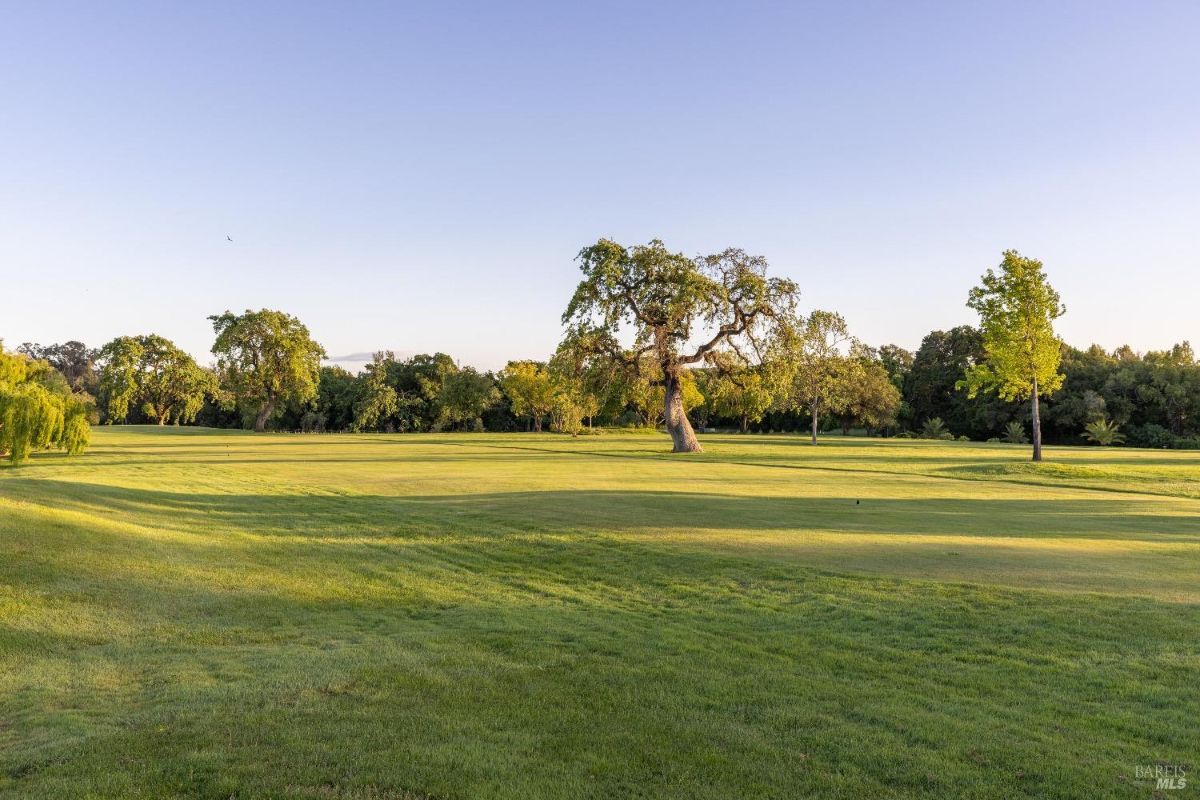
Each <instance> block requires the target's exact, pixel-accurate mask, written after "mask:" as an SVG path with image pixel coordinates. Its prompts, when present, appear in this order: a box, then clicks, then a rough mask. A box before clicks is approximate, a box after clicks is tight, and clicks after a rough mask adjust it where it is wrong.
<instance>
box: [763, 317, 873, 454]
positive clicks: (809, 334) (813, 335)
mask: <svg viewBox="0 0 1200 800" xmlns="http://www.w3.org/2000/svg"><path fill="white" fill-rule="evenodd" d="M782 334H783V335H781V336H780V337H779V339H778V341H777V344H776V350H777V356H776V357H777V359H778V361H779V362H780V363H782V364H784V365H786V373H787V375H788V376H789V377H788V381H787V385H788V388H787V390H786V391H785V393H784V395H783V397H782V402H784V403H785V404H788V405H798V406H800V407H802V408H805V409H807V410H808V413H809V415H810V416H811V418H812V421H811V426H812V427H811V435H812V443H813V444H816V443H817V431H818V429H819V426H820V418H821V414H822V413H825V412H832V413H837V412H840V411H842V410H843V409H845V408H846V406H847V405H848V404H849V402H850V396H851V387H852V385H853V371H854V363H853V361H852V359H851V358H850V357H849V352H848V351H849V349H850V347H851V346H852V345H853V344H854V338H853V337H852V336H851V335H850V331H849V329H848V328H847V327H846V320H844V319H843V318H842V316H841V314H836V313H834V312H832V311H820V310H817V311H813V312H812V313H811V314H809V315H808V317H806V318H802V319H797V320H796V321H795V322H794V323H793V324H791V325H789V326H787V327H785V328H783V329H782Z"/></svg>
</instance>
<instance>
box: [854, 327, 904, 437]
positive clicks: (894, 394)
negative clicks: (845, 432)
mask: <svg viewBox="0 0 1200 800" xmlns="http://www.w3.org/2000/svg"><path fill="white" fill-rule="evenodd" d="M881 352H882V351H881ZM894 377H895V376H894V375H892V374H889V372H888V367H887V364H886V363H885V362H883V361H881V360H880V359H879V358H877V357H876V355H875V354H874V353H873V352H872V351H871V350H869V349H868V348H865V347H861V346H859V347H857V348H856V349H855V351H854V352H853V353H852V358H851V361H850V362H849V363H848V364H847V365H846V373H845V380H846V388H845V392H846V393H845V398H846V404H845V406H844V407H843V408H842V411H841V414H842V419H843V427H844V428H845V427H849V426H850V425H861V426H863V427H864V428H866V429H867V430H868V431H873V430H880V429H884V428H890V427H891V426H893V425H895V424H896V415H897V413H898V412H899V411H900V404H901V396H900V390H899V389H898V388H897V387H896V383H895V381H894Z"/></svg>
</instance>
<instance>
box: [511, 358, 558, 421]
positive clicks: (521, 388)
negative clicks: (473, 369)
mask: <svg viewBox="0 0 1200 800" xmlns="http://www.w3.org/2000/svg"><path fill="white" fill-rule="evenodd" d="M499 383H500V388H501V389H502V390H503V391H504V393H505V394H506V395H508V399H509V402H510V403H511V404H512V412H513V413H514V414H516V415H517V416H518V417H529V419H530V421H531V422H532V423H533V429H534V430H535V431H540V430H541V429H542V420H543V419H544V418H545V417H546V416H547V415H548V414H550V412H551V411H552V410H554V408H555V406H556V405H559V406H560V407H561V406H562V405H563V403H564V401H563V400H562V399H560V398H559V394H560V386H559V385H558V383H557V382H556V381H555V379H554V376H553V375H552V374H551V373H550V370H549V369H548V368H547V367H546V365H545V364H544V363H542V362H540V361H510V362H508V364H507V365H506V366H505V367H504V369H503V370H502V371H501V372H500V375H499Z"/></svg>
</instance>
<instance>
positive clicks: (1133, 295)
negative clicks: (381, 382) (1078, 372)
mask: <svg viewBox="0 0 1200 800" xmlns="http://www.w3.org/2000/svg"><path fill="white" fill-rule="evenodd" d="M1198 43H1200V4H1198V3H1196V2H1192V1H1191V0H1187V1H1184V2H1175V3H1155V2H1128V3H1106V2H1079V3H1068V2H1059V3H1029V4H1023V3H1013V2H997V3H991V4H988V3H961V2H946V3H917V2H912V3H892V2H880V3H855V2H849V3H835V2H828V3H824V4H800V3H772V4H750V3H702V2H687V3H678V4H667V3H663V4H654V3H641V2H630V3H569V2H568V3H563V2H554V3H549V2H548V3H536V4H535V3H526V4H518V3H512V4H508V3H491V2H480V3H455V2H444V3H443V2H428V3H424V4H420V5H417V4H413V5H404V4H401V3H397V2H381V3H321V4H316V3H311V4H310V3H278V4H272V3H159V2H153V3H150V2H148V3H145V4H122V3H115V2H114V3H93V2H89V3H78V4H68V3H52V2H47V3H41V2H28V3H7V4H5V5H4V6H2V7H0V76H3V77H2V78H0V278H2V279H3V281H2V282H0V285H2V286H4V287H5V292H4V294H5V297H4V301H3V302H2V303H0V337H3V338H4V339H5V340H6V343H7V344H8V345H9V346H13V345H15V344H17V343H20V342H21V341H27V340H29V341H40V342H51V341H62V340H65V339H69V338H76V339H81V340H84V341H86V342H88V343H90V344H93V345H100V344H102V343H103V342H105V341H107V340H108V339H110V338H111V337H113V336H116V335H120V334H134V333H143V332H150V331H154V332H157V333H161V334H163V335H165V336H168V337H170V338H172V339H174V340H176V341H177V342H178V343H180V344H181V345H182V346H184V347H185V348H186V349H188V350H191V351H192V352H194V353H196V354H197V355H198V356H205V358H207V355H206V354H207V350H208V347H209V345H210V343H211V338H212V337H211V329H210V327H209V324H208V322H207V320H206V319H205V317H206V316H207V315H208V314H212V313H218V312H221V311H224V310H225V309H227V308H228V309H232V310H235V311H238V310H242V309H245V308H248V307H252V308H259V307H263V306H267V307H272V308H281V309H283V310H286V311H289V312H291V313H294V314H296V315H297V316H299V317H300V318H301V319H302V320H304V322H305V323H307V324H308V326H309V328H310V329H311V330H312V332H313V333H314V335H315V337H316V338H317V339H318V340H319V341H321V342H322V343H323V344H324V345H325V346H326V348H327V349H328V351H329V352H330V353H331V354H332V355H341V354H344V353H351V352H358V351H369V350H374V349H380V348H391V349H396V350H400V351H405V352H414V351H432V350H443V351H446V352H449V353H451V354H452V355H454V356H455V357H457V358H460V359H461V360H462V361H464V362H466V363H474V364H477V365H480V366H483V367H499V366H502V365H503V362H504V361H505V360H506V359H507V358H511V357H545V356H546V355H548V354H549V352H550V351H551V350H552V348H553V347H554V345H555V343H556V342H557V339H558V335H559V316H560V314H561V313H562V310H563V307H564V305H565V304H566V301H567V299H568V297H569V295H570V292H571V290H572V289H573V287H574V285H575V282H576V280H577V268H576V265H575V264H574V263H573V261H572V259H573V257H574V255H575V253H576V252H577V251H578V250H579V248H580V247H581V246H583V245H585V244H587V243H590V242H593V241H595V239H597V238H598V237H600V236H608V237H612V238H615V239H617V240H620V241H622V242H628V243H634V242H642V241H645V240H647V239H650V238H653V237H660V238H662V239H664V240H665V241H666V242H667V244H668V245H670V246H671V247H673V248H675V249H679V250H683V251H684V252H687V253H699V252H710V251H715V250H718V249H721V248H724V247H725V246H728V245H736V246H740V247H743V248H745V249H747V250H750V251H753V252H756V253H761V254H763V255H765V256H767V257H768V258H769V259H770V261H771V263H772V265H773V268H774V269H775V270H776V271H778V272H779V273H782V274H787V275H790V276H791V277H794V278H795V279H797V280H798V281H799V282H800V284H801V287H802V289H803V292H804V295H803V296H804V302H805V304H806V306H807V307H810V308H811V307H814V306H816V307H824V308H832V309H835V310H838V311H841V312H842V313H843V314H844V315H845V316H846V317H847V319H848V321H849V322H850V325H851V327H852V329H853V330H854V332H856V333H857V334H858V335H859V336H860V337H861V338H863V339H864V340H866V341H868V342H870V343H872V344H880V343H884V342H896V343H899V344H901V345H904V346H907V347H915V346H916V345H917V344H918V343H919V342H920V339H921V337H922V336H923V335H924V334H925V333H926V332H928V331H929V330H931V329H934V328H945V327H949V326H953V325H956V324H960V323H964V322H971V321H973V315H972V314H971V312H970V311H969V310H968V309H966V308H965V307H964V305H963V304H964V301H965V299H966V294H967V291H968V289H969V288H970V287H971V286H972V285H973V284H974V283H975V282H976V281H977V278H978V276H979V274H980V273H981V272H982V271H983V270H984V269H985V268H986V267H988V266H990V265H993V264H995V263H996V262H998V261H999V257H1000V252H1001V250H1003V249H1004V248H1008V247H1015V248H1017V249H1019V250H1021V251H1022V252H1024V253H1025V254H1027V255H1032V256H1036V257H1039V258H1041V259H1043V260H1044V261H1045V262H1046V265H1047V268H1048V270H1049V273H1050V276H1051V279H1052V281H1053V283H1054V284H1055V285H1056V286H1057V287H1058V288H1059V290H1060V291H1061V293H1062V295H1063V298H1064V300H1065V301H1066V303H1067V307H1068V314H1067V316H1066V317H1064V318H1063V320H1062V321H1061V325H1060V331H1061V333H1062V334H1063V335H1064V336H1065V337H1066V338H1067V340H1068V341H1071V342H1072V343H1076V344H1080V345H1086V344H1087V343H1089V342H1091V341H1097V342H1099V343H1101V344H1103V345H1105V346H1106V347H1113V346H1116V345H1118V344H1121V343H1124V342H1128V343H1130V344H1132V345H1133V346H1134V347H1135V348H1138V349H1142V350H1144V349H1150V348H1162V347H1167V346H1169V345H1170V344H1171V343H1173V342H1175V341H1177V340H1180V339H1185V338H1190V339H1192V340H1193V341H1196V340H1200V324H1198V322H1197V320H1198V319H1200V315H1198V313H1197V307H1198V301H1200V44H1198ZM227 235H228V236H230V237H232V238H233V242H232V243H231V242H228V241H226V238H225V237H226V236H227ZM18 289H19V290H20V291H14V290H18Z"/></svg>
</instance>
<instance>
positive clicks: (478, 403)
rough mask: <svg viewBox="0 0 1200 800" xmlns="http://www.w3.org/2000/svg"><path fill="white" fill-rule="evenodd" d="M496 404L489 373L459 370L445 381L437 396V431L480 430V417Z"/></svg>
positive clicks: (492, 379) (497, 398)
mask: <svg viewBox="0 0 1200 800" xmlns="http://www.w3.org/2000/svg"><path fill="white" fill-rule="evenodd" d="M499 400H500V390H499V389H497V388H496V380H495V378H493V377H492V375H491V374H489V373H484V372H479V371H478V370H476V369H475V368H473V367H462V368H461V369H459V370H458V371H457V372H454V373H452V374H451V375H448V376H447V377H446V380H445V382H444V383H443V384H442V389H441V392H440V393H439V394H438V409H439V414H438V421H437V427H438V428H439V429H446V428H449V429H452V430H483V419H482V417H483V413H484V412H485V411H487V410H488V408H490V407H491V406H492V405H494V404H495V403H496V402H497V401H499Z"/></svg>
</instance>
